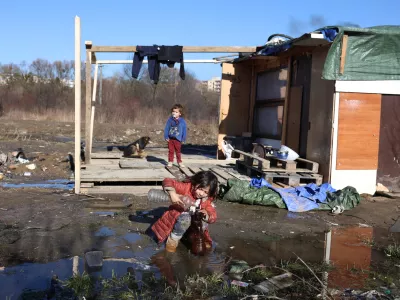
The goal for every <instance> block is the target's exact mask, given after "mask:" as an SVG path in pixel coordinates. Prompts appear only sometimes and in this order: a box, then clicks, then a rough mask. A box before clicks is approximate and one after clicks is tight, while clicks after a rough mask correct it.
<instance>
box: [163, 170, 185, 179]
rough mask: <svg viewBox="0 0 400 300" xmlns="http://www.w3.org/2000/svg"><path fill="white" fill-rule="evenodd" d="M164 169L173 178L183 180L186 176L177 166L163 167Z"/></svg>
mask: <svg viewBox="0 0 400 300" xmlns="http://www.w3.org/2000/svg"><path fill="white" fill-rule="evenodd" d="M165 170H167V171H168V172H169V173H171V175H172V176H173V177H175V179H177V180H179V181H182V180H185V179H186V178H187V177H186V175H185V174H183V173H182V172H181V170H179V169H178V168H177V167H165Z"/></svg>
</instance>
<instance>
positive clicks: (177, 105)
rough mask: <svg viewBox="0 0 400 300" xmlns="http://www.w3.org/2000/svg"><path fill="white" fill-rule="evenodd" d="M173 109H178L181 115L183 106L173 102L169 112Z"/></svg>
mask: <svg viewBox="0 0 400 300" xmlns="http://www.w3.org/2000/svg"><path fill="white" fill-rule="evenodd" d="M174 109H179V112H180V113H181V116H182V117H183V106H182V105H181V104H175V105H174V106H172V108H171V112H172V111H173V110H174Z"/></svg>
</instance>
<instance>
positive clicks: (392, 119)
mask: <svg viewBox="0 0 400 300" xmlns="http://www.w3.org/2000/svg"><path fill="white" fill-rule="evenodd" d="M377 182H379V183H382V184H383V185H385V186H386V187H388V188H389V189H390V190H394V191H400V95H382V110H381V128H380V135H379V161H378V174H377Z"/></svg>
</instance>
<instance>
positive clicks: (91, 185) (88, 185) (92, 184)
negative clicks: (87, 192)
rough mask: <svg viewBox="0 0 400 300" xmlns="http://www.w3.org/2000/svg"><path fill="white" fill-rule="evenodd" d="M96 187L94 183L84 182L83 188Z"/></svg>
mask: <svg viewBox="0 0 400 300" xmlns="http://www.w3.org/2000/svg"><path fill="white" fill-rule="evenodd" d="M93 186H94V183H93V182H82V183H81V188H92V187H93Z"/></svg>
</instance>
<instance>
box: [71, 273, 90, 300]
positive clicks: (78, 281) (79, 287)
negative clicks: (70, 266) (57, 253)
mask: <svg viewBox="0 0 400 300" xmlns="http://www.w3.org/2000/svg"><path fill="white" fill-rule="evenodd" d="M65 286H66V287H67V288H69V289H71V290H73V291H74V293H75V295H77V296H80V297H85V298H89V297H90V296H91V293H92V291H93V289H94V286H95V282H94V281H93V279H92V278H91V277H90V276H89V274H87V273H83V274H82V275H74V276H72V277H71V278H70V279H68V280H67V281H66V283H65Z"/></svg>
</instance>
